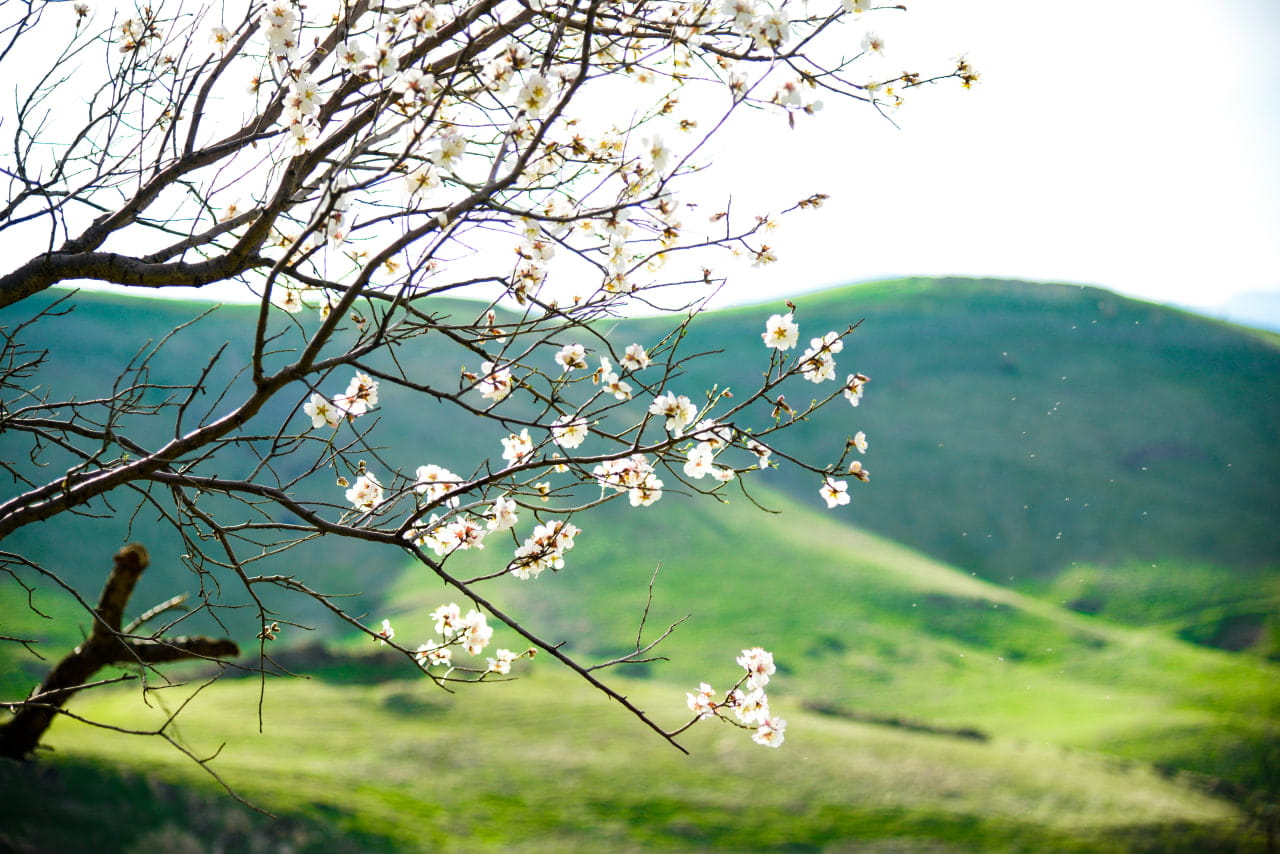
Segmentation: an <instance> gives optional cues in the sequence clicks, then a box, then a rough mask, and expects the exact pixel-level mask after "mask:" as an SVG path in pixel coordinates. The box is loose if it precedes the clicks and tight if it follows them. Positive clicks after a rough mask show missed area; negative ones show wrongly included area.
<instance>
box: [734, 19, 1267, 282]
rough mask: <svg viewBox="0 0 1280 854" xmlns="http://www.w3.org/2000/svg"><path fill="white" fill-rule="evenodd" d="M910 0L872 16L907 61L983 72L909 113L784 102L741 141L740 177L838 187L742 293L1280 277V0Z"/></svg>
mask: <svg viewBox="0 0 1280 854" xmlns="http://www.w3.org/2000/svg"><path fill="white" fill-rule="evenodd" d="M909 6H910V12H909V13H907V14H902V13H890V12H877V13H875V14H874V15H866V16H863V17H864V18H865V19H866V21H867V24H866V26H865V28H868V29H873V30H875V31H876V32H878V33H879V34H880V35H881V36H883V37H884V38H885V41H886V60H885V65H887V66H889V68H888V70H889V71H896V70H902V69H904V68H907V69H910V70H919V71H922V72H926V71H928V70H930V69H931V68H936V67H938V66H937V64H936V60H937V59H939V58H940V59H943V60H945V59H947V58H949V57H951V56H954V55H956V54H960V53H965V54H967V55H968V57H969V59H970V62H971V63H972V64H973V65H974V67H975V69H976V70H977V71H979V72H980V73H981V74H982V81H981V83H980V84H979V85H978V86H977V87H975V89H974V90H972V91H970V92H965V91H963V90H961V89H960V88H959V87H958V86H940V87H936V88H935V89H933V90H931V91H922V90H917V93H915V94H910V93H909V94H908V95H907V98H908V102H907V104H906V105H905V106H904V107H903V108H902V109H901V110H899V111H898V113H897V114H896V116H895V120H896V121H897V123H898V124H899V125H900V128H901V129H895V128H894V127H893V126H892V125H890V124H889V123H887V122H885V121H884V120H882V119H880V118H879V117H878V116H876V115H875V114H873V113H871V112H870V111H868V110H865V109H863V110H856V109H853V107H855V106H859V105H839V104H835V103H832V102H831V101H828V106H827V109H825V110H824V111H823V112H822V113H820V114H819V115H818V116H816V117H815V119H814V120H813V123H812V124H813V127H812V128H811V129H812V130H818V129H820V132H819V133H815V134H804V135H802V134H798V133H788V132H787V131H786V129H785V128H782V127H779V126H778V125H777V124H776V123H774V124H773V126H774V128H776V130H775V131H774V132H773V133H772V134H771V135H770V136H769V137H768V139H767V141H762V140H761V138H760V136H759V132H758V131H753V133H751V135H750V138H749V139H748V138H742V139H739V140H736V141H735V142H734V143H733V144H731V145H729V146H726V150H725V151H724V152H723V154H722V155H721V156H720V157H718V158H717V165H718V166H726V167H728V168H729V169H731V170H732V174H733V175H735V176H736V180H735V186H737V187H740V188H744V189H740V190H738V194H739V198H741V197H742V196H743V194H744V193H745V192H747V191H748V190H747V189H746V188H751V187H752V185H756V186H755V187H754V189H753V190H751V192H753V193H754V192H757V191H758V192H761V193H763V194H765V195H767V193H768V192H780V193H781V196H780V198H781V199H785V200H786V201H788V202H789V201H792V200H794V199H798V198H800V197H802V196H804V195H807V194H808V193H810V192H812V191H814V190H822V191H824V192H827V193H830V194H831V195H832V200H831V201H830V202H829V203H828V206H827V208H826V209H824V211H822V215H821V216H820V217H816V218H813V219H804V220H795V221H793V222H795V223H796V226H802V227H796V226H793V227H791V228H786V227H785V226H784V228H783V229H781V230H780V232H781V233H780V234H779V235H778V239H777V240H774V241H772V242H773V243H774V245H776V246H777V248H778V250H779V256H780V259H781V262H782V263H780V264H778V265H776V266H772V267H769V268H766V269H765V270H764V271H761V272H758V273H753V274H752V275H750V276H745V277H735V280H734V286H733V291H734V293H733V294H732V297H731V298H732V299H733V300H734V301H740V300H746V299H751V298H752V297H753V296H757V297H758V296H772V295H776V294H778V293H780V292H789V291H797V290H809V289H812V288H816V287H823V286H828V285H834V284H839V283H844V282H850V281H858V280H863V279H870V278H879V277H883V276H892V275H911V274H930V275H933V274H937V275H943V274H959V275H971V276H1000V277H1013V278H1025V279H1035V280H1055V281H1069V282H1080V283H1088V284H1098V285H1101V286H1103V287H1107V288H1111V289H1113V290H1118V291H1121V292H1124V293H1127V294H1131V295H1134V296H1138V297H1140V298H1143V299H1150V300H1159V301H1166V302H1175V303H1180V304H1186V305H1193V306H1201V307H1209V306H1214V305H1217V304H1219V303H1221V302H1222V301H1223V300H1225V299H1226V298H1228V297H1230V296H1232V295H1234V294H1238V293H1243V292H1248V291H1278V290H1280V2H1277V0H1216V2H1191V0H1112V2H1108V3H1106V4H1103V5H1102V6H1098V5H1094V6H1093V7H1092V13H1090V14H1083V10H1082V9H1080V8H1077V7H1074V6H1071V5H1070V4H1061V3H1049V2H1040V0H964V2H959V0H910V2H909ZM855 26H856V27H857V29H859V30H860V29H862V28H863V27H862V26H861V25H855ZM854 38H855V39H856V38H860V35H859V36H854ZM931 59H932V60H934V62H932V63H931V62H930V60H931Z"/></svg>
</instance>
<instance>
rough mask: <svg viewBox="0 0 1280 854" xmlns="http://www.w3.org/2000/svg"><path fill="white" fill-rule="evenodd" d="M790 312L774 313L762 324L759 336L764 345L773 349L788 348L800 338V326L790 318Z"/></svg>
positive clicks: (794, 344)
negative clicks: (762, 328) (762, 327)
mask: <svg viewBox="0 0 1280 854" xmlns="http://www.w3.org/2000/svg"><path fill="white" fill-rule="evenodd" d="M791 318H792V316H791V313H790V312H788V313H787V314H775V315H773V316H772V317H770V318H769V320H768V322H766V323H765V325H764V332H762V333H760V337H761V338H763V339H764V346H766V347H769V348H771V349H774V350H790V349H791V348H792V347H794V346H796V342H798V341H799V340H800V327H799V325H797V324H796V323H795V322H794V321H793V320H792V319H791Z"/></svg>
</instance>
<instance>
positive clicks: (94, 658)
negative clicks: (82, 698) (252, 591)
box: [0, 543, 240, 760]
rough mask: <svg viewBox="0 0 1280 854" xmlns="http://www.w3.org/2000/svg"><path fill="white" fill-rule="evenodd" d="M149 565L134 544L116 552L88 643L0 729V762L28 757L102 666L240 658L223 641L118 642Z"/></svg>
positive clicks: (143, 552)
mask: <svg viewBox="0 0 1280 854" xmlns="http://www.w3.org/2000/svg"><path fill="white" fill-rule="evenodd" d="M148 563H149V558H148V556H147V550H146V549H145V548H143V547H142V546H141V545H139V544H137V543H131V544H129V545H127V546H125V547H124V548H122V549H121V550H120V551H118V552H116V555H115V560H114V562H113V565H112V567H111V574H110V575H109V576H108V577H107V583H106V586H105V587H103V589H102V595H101V596H100V597H99V599H98V607H97V608H96V609H95V610H94V623H93V629H92V631H91V632H90V633H89V637H88V639H87V640H85V641H84V643H82V644H80V645H79V646H77V647H76V648H75V650H74V651H72V652H71V654H70V655H68V656H67V657H66V658H64V659H62V660H61V661H59V662H58V663H57V664H56V665H54V666H53V668H52V669H51V670H50V671H49V674H48V675H47V676H45V678H44V681H42V682H41V683H40V685H39V687H37V688H36V689H35V690H34V691H32V692H31V694H30V696H28V697H27V700H26V703H25V704H23V705H22V706H21V707H19V709H18V711H17V712H16V713H15V714H14V716H13V719H12V720H10V721H9V722H8V723H6V724H4V725H3V726H0V756H6V757H8V758H10V759H19V760H21V759H26V758H27V757H28V756H30V755H31V754H32V753H33V752H34V751H35V749H36V745H37V744H39V742H40V739H41V737H42V736H43V735H44V733H45V731H46V730H48V729H49V725H50V724H51V723H52V722H53V719H54V717H55V716H56V715H57V714H58V711H59V710H60V709H61V708H62V707H63V706H64V705H66V703H67V701H68V700H69V699H71V697H72V695H74V694H75V693H76V692H77V691H79V690H80V689H81V688H83V687H84V686H85V684H86V683H88V682H89V681H90V680H91V679H92V678H93V675H94V674H95V673H97V672H98V671H99V670H101V669H102V668H103V667H106V666H107V665H110V664H156V663H160V662H165V661H178V660H180V659H186V658H226V657H234V656H237V655H239V654H240V650H239V648H238V647H237V646H236V644H235V643H234V642H233V641H230V640H225V639H223V640H215V639H213V638H206V637H177V638H168V639H164V640H154V641H132V640H127V639H125V638H124V637H122V636H121V630H120V626H121V621H122V619H123V617H124V609H125V606H126V605H128V603H129V597H130V596H131V595H132V594H133V588H134V586H135V585H136V584H137V583H138V578H139V577H140V576H141V575H142V572H143V570H145V569H146V568H147V564H148Z"/></svg>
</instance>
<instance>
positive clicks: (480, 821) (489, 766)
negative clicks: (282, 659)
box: [5, 663, 1261, 852]
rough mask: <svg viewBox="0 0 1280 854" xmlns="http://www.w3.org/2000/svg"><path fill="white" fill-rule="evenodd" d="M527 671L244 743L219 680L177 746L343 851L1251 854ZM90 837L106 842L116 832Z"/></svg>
mask: <svg viewBox="0 0 1280 854" xmlns="http://www.w3.org/2000/svg"><path fill="white" fill-rule="evenodd" d="M534 669H535V670H536V672H535V673H534V674H533V675H532V676H531V677H530V678H525V679H521V680H519V681H518V682H516V683H515V684H506V685H489V686H479V687H477V688H475V689H473V690H469V691H465V692H462V693H460V694H458V695H457V696H455V697H445V696H443V695H442V694H441V693H440V692H439V691H438V690H437V689H435V688H433V687H432V686H431V685H430V684H428V683H427V682H425V681H412V682H389V683H384V684H380V685H372V686H353V685H350V684H348V685H343V686H334V685H330V684H324V683H320V684H303V683H300V682H287V683H281V684H278V685H273V686H271V687H270V690H269V691H268V694H267V697H266V703H265V713H264V727H265V733H264V734H261V735H260V734H258V732H257V715H256V709H257V703H258V688H257V685H256V684H255V683H254V682H252V681H251V680H237V681H234V682H223V683H220V684H219V685H217V686H215V687H214V688H211V689H209V690H208V691H206V692H205V694H204V695H202V696H201V698H200V700H199V701H198V703H197V704H196V705H194V706H193V707H192V708H190V709H189V710H188V711H187V712H186V713H185V714H184V716H183V718H182V722H181V726H180V733H181V737H182V739H183V740H184V742H185V743H187V744H189V745H191V747H192V748H193V749H195V750H197V751H201V752H212V751H213V750H215V749H216V748H218V746H219V745H221V744H224V743H225V745H226V746H225V747H224V748H223V750H222V754H221V756H219V758H218V760H217V762H216V764H215V765H214V767H215V768H216V769H217V770H218V772H219V773H220V774H221V775H222V777H223V779H224V780H226V781H227V782H228V783H229V784H230V785H232V786H234V787H235V789H236V790H237V791H238V792H239V793H240V794H241V795H243V796H245V797H247V798H248V799H250V800H251V801H253V802H255V803H257V804H258V805H259V806H262V807H265V808H268V809H271V810H272V811H275V812H279V813H280V814H281V815H282V816H284V817H286V818H287V819H288V820H289V822H290V823H291V825H293V826H298V827H301V828H303V833H302V836H303V837H304V838H305V829H306V828H309V827H311V826H312V825H313V824H320V825H321V826H324V827H328V828H330V829H331V830H333V831H338V832H340V833H342V834H345V835H348V836H349V839H350V840H356V841H358V843H359V845H360V846H361V848H362V850H404V851H459V852H466V851H487V850H495V851H496V850H512V851H522V852H523V851H529V852H533V851H546V852H555V851H589V850H611V851H650V850H690V851H692V850H708V849H715V850H728V851H770V850H772V851H842V850H850V851H852V850H873V851H874V850H884V851H890V850H932V851H975V850H986V851H1045V850H1055V851H1174V850H1179V851H1206V850H1250V848H1256V849H1257V850H1261V849H1260V847H1259V843H1258V839H1257V837H1256V836H1255V835H1252V834H1250V832H1249V831H1247V830H1246V829H1245V827H1244V826H1243V824H1242V816H1241V814H1240V813H1239V812H1238V811H1237V810H1235V809H1234V808H1233V807H1232V806H1231V805H1230V804H1228V803H1226V802H1224V801H1222V800H1218V799H1214V798H1211V797H1208V796H1207V795H1205V794H1203V793H1201V792H1198V791H1196V790H1195V789H1194V788H1192V787H1189V786H1187V785H1185V784H1184V782H1183V781H1179V780H1176V779H1175V780H1171V779H1165V778H1164V777H1163V776H1161V775H1159V774H1157V773H1154V772H1153V771H1152V769H1151V768H1149V767H1148V766H1146V765H1143V764H1141V763H1126V762H1118V761H1115V760H1108V759H1105V758H1103V757H1099V756H1097V755H1092V754H1089V753H1087V752H1082V751H1068V750H1064V749H1063V748H1061V747H1056V746H1051V745H1046V744H1043V743H1040V742H1039V741H1038V740H1034V739H1023V738H997V739H993V740H992V741H990V742H987V743H976V742H973V741H971V740H965V739H957V738H952V737H948V736H940V735H925V734H918V733H912V732H905V731H902V730H899V729H893V728H886V727H882V726H872V725H867V724H862V723H857V722H850V721H845V720H841V719H838V718H833V717H829V716H819V715H814V714H811V713H805V712H803V711H802V710H800V709H798V708H796V707H795V706H794V704H792V703H788V702H786V701H784V702H783V705H782V712H783V713H784V714H785V716H786V717H787V718H788V720H789V721H790V725H789V731H788V737H787V743H786V744H785V745H783V747H782V748H780V749H778V750H770V749H767V748H762V747H758V746H756V745H753V744H752V743H751V742H750V741H749V739H748V738H747V737H746V735H745V734H743V733H742V732H740V731H738V730H735V729H732V728H730V727H727V726H723V725H715V726H713V724H716V723H717V722H715V721H707V722H703V723H702V724H700V726H699V727H697V728H695V729H694V730H693V731H692V732H691V733H690V735H689V736H688V737H687V738H686V739H685V741H686V743H687V745H688V747H689V749H690V750H691V751H692V755H690V756H684V755H682V754H680V753H678V752H677V751H676V750H674V749H673V748H671V747H669V746H667V745H665V744H664V743H662V742H660V741H659V740H658V739H656V738H655V737H651V736H650V735H647V734H646V732H647V731H642V730H641V729H640V728H638V727H637V726H636V725H635V722H634V721H631V720H628V719H627V717H626V716H625V715H624V714H622V713H621V712H620V711H619V710H618V708H617V707H614V706H611V704H610V703H608V701H606V700H605V699H604V698H602V697H599V696H596V695H593V694H592V693H591V692H590V691H589V690H587V689H585V688H584V687H583V686H581V685H579V684H576V683H575V682H574V681H573V680H572V679H570V678H569V677H567V676H565V675H564V674H562V673H556V672H554V670H552V669H551V668H549V667H547V666H544V665H542V664H540V663H539V664H537V665H534ZM626 688H627V693H628V695H629V696H630V697H632V698H633V699H637V700H639V701H640V702H641V704H642V705H643V706H644V707H646V708H648V709H650V710H651V711H653V712H654V713H655V714H657V715H658V717H660V718H664V719H667V720H670V721H673V722H674V721H678V720H680V719H681V718H682V716H683V714H684V710H683V708H682V707H683V696H682V695H681V693H680V692H679V691H678V690H674V689H672V688H671V687H670V686H667V685H664V684H661V683H657V682H652V681H644V682H634V683H630V684H628V685H627V686H626ZM169 702H171V703H172V702H177V698H176V697H174V698H171V699H170V701H169ZM86 710H87V711H92V712H93V713H94V714H96V715H100V716H106V717H108V718H110V719H114V720H117V721H120V722H128V723H129V724H131V725H136V724H138V723H139V722H140V720H141V719H143V718H145V719H149V720H151V721H152V722H156V721H158V720H159V714H158V712H157V710H151V712H150V713H149V714H147V715H143V716H142V718H140V717H139V713H140V711H142V710H141V709H140V708H139V703H138V701H137V697H136V695H132V694H127V693H124V692H120V693H117V694H116V695H114V696H105V695H99V697H98V698H97V699H95V700H94V701H93V702H92V704H91V706H90V708H87V709H86ZM51 741H52V744H53V745H54V747H55V748H57V750H58V753H59V755H60V756H61V755H64V754H65V755H68V756H74V757H79V758H84V757H93V758H97V759H101V760H104V761H107V762H109V763H110V764H111V766H112V767H116V768H124V769H128V770H131V771H137V772H146V773H147V774H150V775H153V776H155V777H158V778H161V779H163V780H166V781H169V782H170V783H181V784H183V785H184V786H191V787H192V788H193V790H194V791H196V792H199V793H201V794H202V795H203V796H204V797H205V798H211V799H214V800H213V802H214V803H216V802H217V801H216V799H217V797H218V795H217V793H216V791H215V788H214V786H213V784H212V783H211V781H210V780H208V779H207V778H206V777H205V776H204V775H203V772H202V771H201V770H200V769H199V768H197V767H196V766H195V765H194V764H193V763H191V762H190V761H189V760H186V759H184V758H181V757H178V756H177V755H176V754H175V751H173V749H172V748H171V747H169V746H168V745H167V744H164V743H162V742H160V741H159V740H156V739H124V738H116V739H104V738H102V737H101V735H100V734H99V733H97V732H94V731H92V730H90V729H88V728H86V727H84V726H83V725H76V724H74V723H72V722H68V721H64V722H60V723H59V724H58V726H57V729H56V731H55V733H54V737H53V738H52V740H51ZM60 761H61V760H54V761H53V763H52V767H54V768H57V767H58V763H59V762H60ZM28 797H29V796H28ZM5 802H6V803H7V804H8V805H9V808H10V809H14V808H15V807H16V806H17V805H16V804H15V802H14V799H13V798H12V797H7V798H6V799H5ZM207 803H208V802H205V804H206V806H205V808H206V809H209V808H210V807H208V806H207ZM223 806H224V807H225V808H227V809H231V808H232V807H231V805H230V804H229V803H225V804H223ZM236 809H238V808H236ZM247 818H248V817H247ZM94 820H96V821H99V822H101V823H102V824H103V825H104V826H109V825H111V824H112V822H113V816H112V815H110V814H106V815H103V814H99V815H97V817H96V819H94ZM225 823H226V822H225V821H224V822H223V824H225ZM215 825H216V822H215ZM14 826H15V825H10V827H14ZM148 829H149V828H146V827H137V826H133V827H129V828H127V829H125V830H120V829H119V828H117V829H116V831H115V832H119V833H128V834H130V835H135V836H136V835H141V834H143V833H145V832H146V831H147V830H148ZM224 832H225V831H224ZM98 838H103V837H101V836H99V837H98ZM107 838H110V836H109V835H108V837H107ZM1251 840H1252V841H1251ZM315 841H316V843H317V844H322V843H324V840H323V839H321V838H319V837H318V835H317V837H316V838H315ZM121 842H122V843H124V844H122V845H121V847H120V849H119V850H128V844H129V843H128V841H127V840H121ZM1237 846H1240V847H1237ZM104 850H113V849H112V845H111V844H110V843H109V844H108V845H107V846H106V847H105V848H104Z"/></svg>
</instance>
